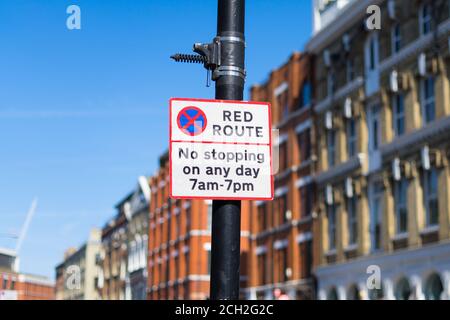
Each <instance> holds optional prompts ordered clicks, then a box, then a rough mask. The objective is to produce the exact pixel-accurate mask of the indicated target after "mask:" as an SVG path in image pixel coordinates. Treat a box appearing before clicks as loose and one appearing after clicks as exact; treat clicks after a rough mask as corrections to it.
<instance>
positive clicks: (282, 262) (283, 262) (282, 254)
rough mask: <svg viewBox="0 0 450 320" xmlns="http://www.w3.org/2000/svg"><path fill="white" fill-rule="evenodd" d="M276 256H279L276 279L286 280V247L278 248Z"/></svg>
mask: <svg viewBox="0 0 450 320" xmlns="http://www.w3.org/2000/svg"><path fill="white" fill-rule="evenodd" d="M278 256H279V258H280V260H279V262H280V264H279V266H280V267H279V270H278V280H279V281H282V282H285V281H288V277H287V273H286V269H287V267H288V256H287V248H283V249H280V250H278Z"/></svg>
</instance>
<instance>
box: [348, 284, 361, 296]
mask: <svg viewBox="0 0 450 320" xmlns="http://www.w3.org/2000/svg"><path fill="white" fill-rule="evenodd" d="M347 296H348V300H361V294H360V293H359V288H358V286H357V285H356V284H352V285H351V286H350V288H349V289H348V293H347Z"/></svg>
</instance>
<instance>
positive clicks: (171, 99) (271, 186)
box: [169, 98, 274, 201]
mask: <svg viewBox="0 0 450 320" xmlns="http://www.w3.org/2000/svg"><path fill="white" fill-rule="evenodd" d="M173 101H187V102H214V103H224V104H253V105H254V104H257V105H263V106H267V107H268V113H269V148H270V179H271V181H270V192H271V196H270V197H268V198H267V197H206V196H192V197H185V196H174V195H173V193H172V185H173V183H172V182H173V180H172V142H173V141H172V102H173ZM202 111H203V110H202ZM185 142H189V141H185ZM197 143H211V142H197ZM232 144H247V143H232ZM272 166H273V163H272V113H271V105H270V103H269V102H259V101H239V100H217V99H195V98H170V99H169V179H170V180H169V184H170V188H169V196H170V198H172V199H187V200H189V199H194V200H201V199H203V200H252V201H264V200H265V201H270V200H273V199H274V175H273V174H272V171H273V167H272Z"/></svg>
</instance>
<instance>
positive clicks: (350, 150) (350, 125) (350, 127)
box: [346, 119, 357, 158]
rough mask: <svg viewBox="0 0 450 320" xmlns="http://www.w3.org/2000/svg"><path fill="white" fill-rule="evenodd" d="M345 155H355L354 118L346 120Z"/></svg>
mask: <svg viewBox="0 0 450 320" xmlns="http://www.w3.org/2000/svg"><path fill="white" fill-rule="evenodd" d="M346 131H347V155H348V157H349V158H351V157H353V156H354V155H356V139H357V137H356V123H355V119H348V120H347V126H346Z"/></svg>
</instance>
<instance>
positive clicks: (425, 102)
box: [420, 77, 436, 125]
mask: <svg viewBox="0 0 450 320" xmlns="http://www.w3.org/2000/svg"><path fill="white" fill-rule="evenodd" d="M420 91H421V107H422V123H423V124H424V125H425V124H427V123H430V122H431V121H433V120H434V119H435V116H436V110H435V96H434V78H433V77H428V78H426V79H423V80H421V82H420Z"/></svg>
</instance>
